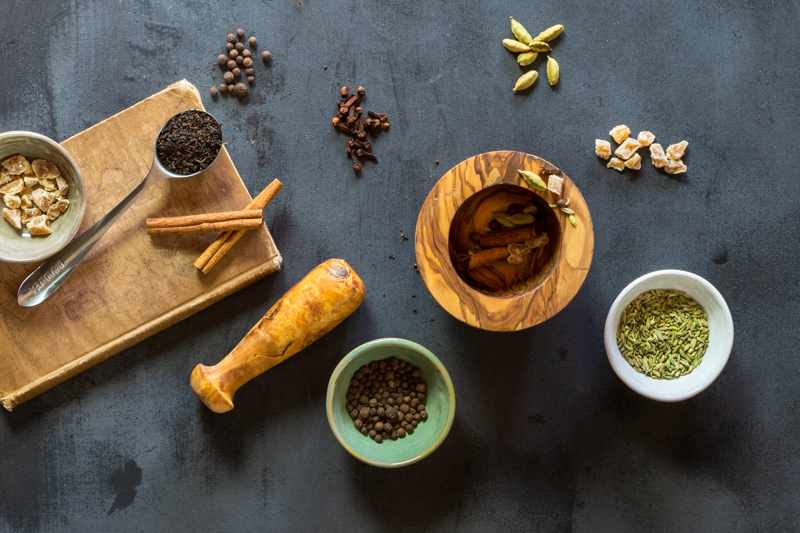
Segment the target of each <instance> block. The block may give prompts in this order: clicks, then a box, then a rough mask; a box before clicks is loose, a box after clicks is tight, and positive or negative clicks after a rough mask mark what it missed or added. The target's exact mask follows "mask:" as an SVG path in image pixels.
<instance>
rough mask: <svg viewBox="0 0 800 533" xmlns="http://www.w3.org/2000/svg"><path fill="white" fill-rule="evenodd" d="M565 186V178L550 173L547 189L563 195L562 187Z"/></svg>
mask: <svg viewBox="0 0 800 533" xmlns="http://www.w3.org/2000/svg"><path fill="white" fill-rule="evenodd" d="M563 186H564V178H559V177H558V176H556V175H555V174H550V176H549V177H548V178H547V190H548V191H550V192H553V193H555V194H557V195H559V196H561V189H562V188H563Z"/></svg>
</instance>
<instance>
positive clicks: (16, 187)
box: [0, 178, 25, 195]
mask: <svg viewBox="0 0 800 533" xmlns="http://www.w3.org/2000/svg"><path fill="white" fill-rule="evenodd" d="M23 187H25V182H24V181H23V180H22V179H21V178H20V179H17V180H14V181H12V182H11V183H7V184H5V185H3V186H2V187H0V193H2V194H13V195H16V194H19V193H21V192H22V189H23Z"/></svg>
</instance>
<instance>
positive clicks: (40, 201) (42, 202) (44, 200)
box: [31, 189, 53, 213]
mask: <svg viewBox="0 0 800 533" xmlns="http://www.w3.org/2000/svg"><path fill="white" fill-rule="evenodd" d="M31 200H33V203H35V204H36V207H38V208H39V209H41V210H42V212H43V213H46V212H47V210H48V209H50V204H52V203H53V197H52V196H50V194H49V193H48V192H47V191H45V190H44V189H36V190H35V191H33V192H32V193H31Z"/></svg>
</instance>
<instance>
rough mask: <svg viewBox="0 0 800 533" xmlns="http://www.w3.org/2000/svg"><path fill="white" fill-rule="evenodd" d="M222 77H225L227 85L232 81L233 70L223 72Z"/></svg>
mask: <svg viewBox="0 0 800 533" xmlns="http://www.w3.org/2000/svg"><path fill="white" fill-rule="evenodd" d="M222 77H223V78H224V79H225V81H226V82H227V83H228V85H230V84H231V83H233V72H231V71H228V72H226V73H225V74H223V75H222Z"/></svg>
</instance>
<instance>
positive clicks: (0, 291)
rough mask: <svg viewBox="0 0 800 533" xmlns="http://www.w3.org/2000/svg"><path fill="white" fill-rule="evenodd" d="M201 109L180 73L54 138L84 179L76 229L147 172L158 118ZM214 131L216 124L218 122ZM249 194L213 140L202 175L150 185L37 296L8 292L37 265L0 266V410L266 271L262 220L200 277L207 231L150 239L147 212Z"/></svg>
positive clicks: (268, 252)
mask: <svg viewBox="0 0 800 533" xmlns="http://www.w3.org/2000/svg"><path fill="white" fill-rule="evenodd" d="M185 109H203V106H202V103H201V101H200V96H199V94H198V92H197V90H196V89H195V87H194V86H193V85H191V84H190V83H188V82H187V81H185V80H183V81H181V82H178V83H175V84H173V85H171V86H170V87H168V88H167V89H165V90H164V91H161V92H159V93H157V94H155V95H153V96H151V97H150V98H147V99H146V100H143V101H142V102H139V103H138V104H136V105H134V106H133V107H130V108H128V109H126V110H124V111H122V112H121V113H118V114H117V115H114V116H113V117H111V118H109V119H107V120H105V121H103V122H101V123H99V124H97V125H95V126H93V127H91V128H89V129H88V130H86V131H84V132H81V133H79V134H78V135H76V136H74V137H72V138H70V139H67V140H66V141H64V142H63V143H62V145H63V146H64V148H66V149H67V151H69V152H70V154H72V156H73V158H74V159H75V161H76V162H77V164H78V166H79V167H80V169H81V172H82V173H83V176H84V180H85V182H86V195H87V207H86V215H85V217H84V220H83V223H82V225H81V229H80V230H79V231H78V235H80V234H81V233H82V232H83V231H85V230H86V229H87V228H88V227H90V226H91V225H92V224H94V223H95V222H96V221H97V220H99V219H100V218H101V217H102V216H104V215H105V214H106V213H107V212H108V211H109V210H110V209H111V208H113V207H114V206H115V205H116V204H117V203H119V201H120V200H122V199H123V198H124V197H125V196H126V195H127V194H128V193H129V192H130V191H131V190H133V188H134V187H136V186H137V185H138V184H139V183H140V182H141V180H142V179H144V176H145V175H146V174H147V172H148V170H149V169H150V165H151V163H152V161H153V148H154V145H155V138H156V135H157V133H158V131H159V129H160V128H161V126H162V124H163V123H164V122H165V121H166V120H167V119H168V118H169V117H171V116H172V115H174V114H175V113H177V112H179V111H182V110H185ZM223 133H224V125H223ZM250 200H251V199H250V195H249V194H248V192H247V189H246V187H245V185H244V183H243V182H242V180H241V178H240V177H239V175H238V173H237V172H236V168H235V167H234V165H233V162H232V161H231V159H230V157H229V155H228V153H227V151H226V150H225V149H224V148H223V150H222V152H221V153H220V155H219V158H218V159H217V161H216V162H215V163H214V165H212V166H211V167H210V168H209V169H208V170H206V171H205V172H204V173H203V174H201V175H199V176H196V177H193V178H187V179H183V180H166V181H164V182H161V183H160V184H158V185H156V186H153V187H151V188H150V189H148V190H147V191H145V193H144V194H143V195H142V197H140V198H139V200H137V202H136V203H135V204H134V205H133V206H131V208H130V209H129V210H128V211H127V212H126V213H125V214H124V215H123V216H122V218H120V220H119V221H117V223H116V224H115V225H114V226H113V227H112V228H111V229H110V230H109V231H108V233H106V234H105V236H104V237H103V239H102V240H101V241H100V242H99V243H98V244H97V245H96V246H95V247H94V249H93V250H92V251H91V252H90V253H89V255H88V256H87V257H86V259H84V261H83V263H81V265H80V266H79V267H78V269H77V270H76V272H75V274H73V276H72V277H71V278H70V279H69V280H68V281H67V282H66V283H65V284H64V285H63V286H62V287H61V289H60V290H59V291H58V292H56V293H55V294H54V295H53V296H52V297H51V298H50V299H49V300H47V301H46V302H44V303H43V304H41V305H39V306H37V307H32V308H22V307H19V306H18V305H17V300H16V291H17V288H18V287H19V285H20V283H21V282H22V280H23V279H25V277H26V276H27V275H28V274H30V273H31V272H32V271H33V270H34V269H35V268H36V267H37V266H38V264H29V265H10V264H0V339H3V348H2V357H0V401H1V402H2V404H3V406H4V407H5V408H6V409H9V410H10V409H11V408H13V407H15V406H17V405H19V404H21V403H22V402H24V401H26V400H28V399H30V398H32V397H34V396H36V395H37V394H40V393H41V392H43V391H45V390H47V389H49V388H51V387H53V386H54V385H56V384H58V383H60V382H62V381H64V380H65V379H67V378H69V377H71V376H74V375H75V374H77V373H79V372H81V371H83V370H85V369H86V368H89V367H91V366H93V365H95V364H97V363H98V362H100V361H102V360H104V359H107V358H108V357H111V356H112V355H114V354H116V353H118V352H119V351H121V350H123V349H125V348H127V347H129V346H132V345H133V344H135V343H137V342H139V341H141V340H143V339H146V338H147V337H149V336H151V335H153V334H155V333H157V332H159V331H161V330H163V329H165V328H167V327H168V326H171V325H172V324H175V323H176V322H179V321H180V320H182V319H184V318H186V317H188V316H190V315H192V314H194V313H196V312H197V311H199V310H201V309H203V308H205V307H208V306H209V305H211V304H213V303H215V302H217V301H219V300H221V299H222V298H224V297H225V296H228V295H230V294H232V293H233V292H235V291H237V290H239V289H241V288H243V287H246V286H247V285H249V284H251V283H253V282H255V281H257V280H259V279H261V278H263V277H264V276H266V275H268V274H270V273H272V272H274V271H276V270H278V269H279V268H280V266H281V261H282V259H281V256H280V254H279V253H278V250H277V248H276V246H275V243H274V242H273V240H272V237H271V235H270V234H269V231H268V230H267V228H266V227H265V226H262V229H259V230H255V231H250V232H248V233H247V235H246V236H245V237H244V240H246V241H247V242H246V243H243V245H242V246H240V247H239V248H238V249H237V252H236V253H232V254H230V255H229V256H228V257H226V258H225V259H224V260H223V262H221V264H220V268H218V269H216V270H215V271H214V273H213V274H211V275H207V276H204V275H202V274H200V273H199V272H198V271H197V270H196V269H195V268H194V266H193V264H192V262H193V261H194V259H195V258H196V257H197V255H199V254H200V253H201V252H202V250H203V249H205V247H206V246H208V244H209V243H210V242H211V241H213V240H214V238H215V237H216V235H214V234H209V235H182V236H170V237H151V236H148V235H147V233H146V229H145V219H147V218H148V217H165V216H180V215H186V214H190V213H208V212H222V211H236V210H240V209H242V208H243V207H244V206H245V205H247V204H248V203H249V202H250Z"/></svg>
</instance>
